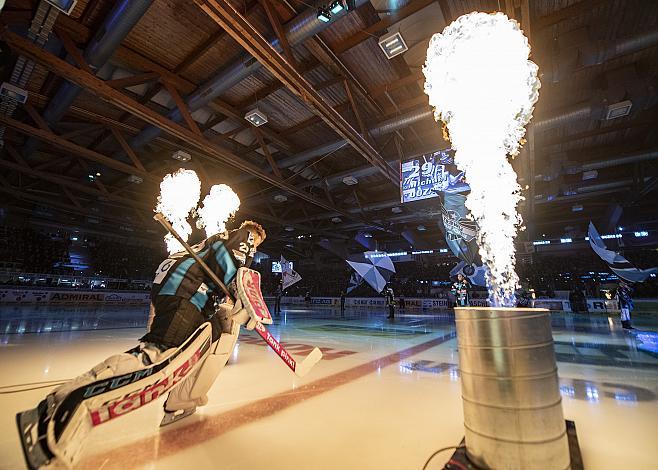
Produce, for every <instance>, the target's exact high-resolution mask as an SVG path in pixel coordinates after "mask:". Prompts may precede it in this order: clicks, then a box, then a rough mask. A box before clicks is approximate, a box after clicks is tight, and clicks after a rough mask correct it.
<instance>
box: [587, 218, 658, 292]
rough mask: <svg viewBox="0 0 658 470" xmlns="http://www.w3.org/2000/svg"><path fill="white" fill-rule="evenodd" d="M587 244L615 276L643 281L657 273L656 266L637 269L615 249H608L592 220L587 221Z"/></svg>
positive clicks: (633, 280) (631, 280)
mask: <svg viewBox="0 0 658 470" xmlns="http://www.w3.org/2000/svg"><path fill="white" fill-rule="evenodd" d="M588 235H589V245H590V246H591V247H592V250H594V252H595V253H596V254H597V255H599V258H601V259H602V260H603V261H605V262H606V263H608V266H609V267H610V269H611V270H612V272H613V273H615V274H616V275H617V276H619V277H620V278H622V279H623V280H625V281H628V282H644V281H646V280H647V279H648V278H649V277H650V276H651V275H652V274H658V267H656V268H651V269H638V268H636V267H635V266H634V265H633V264H632V263H631V262H630V261H628V260H627V259H626V258H624V257H623V256H622V255H620V254H619V253H617V252H616V251H612V250H608V248H607V247H606V246H605V243H604V241H603V239H602V238H601V235H599V232H598V231H597V230H596V227H594V224H593V223H592V222H590V223H589V230H588Z"/></svg>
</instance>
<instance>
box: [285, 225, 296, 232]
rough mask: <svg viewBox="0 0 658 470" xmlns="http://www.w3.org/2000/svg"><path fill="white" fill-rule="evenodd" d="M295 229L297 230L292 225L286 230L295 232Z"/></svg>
mask: <svg viewBox="0 0 658 470" xmlns="http://www.w3.org/2000/svg"><path fill="white" fill-rule="evenodd" d="M294 231H295V227H291V226H290V225H288V226H287V227H286V232H294Z"/></svg>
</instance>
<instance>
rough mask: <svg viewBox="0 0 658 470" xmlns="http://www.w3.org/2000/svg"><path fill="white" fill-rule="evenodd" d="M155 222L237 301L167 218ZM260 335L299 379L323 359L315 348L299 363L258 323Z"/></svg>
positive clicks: (156, 216) (163, 217) (157, 218)
mask: <svg viewBox="0 0 658 470" xmlns="http://www.w3.org/2000/svg"><path fill="white" fill-rule="evenodd" d="M153 218H154V219H155V220H157V221H158V222H160V224H161V225H162V226H163V227H164V228H165V229H166V230H167V232H169V233H171V235H172V236H173V237H174V238H175V239H176V240H178V242H179V243H180V244H181V245H183V248H185V251H187V252H188V253H189V254H190V256H192V258H194V261H196V262H197V263H199V266H201V269H203V270H204V271H205V273H206V274H207V275H208V276H209V277H210V279H212V281H213V282H214V283H215V285H217V286H219V287H220V288H221V289H222V291H224V294H226V296H227V297H228V298H230V299H231V300H233V301H235V299H234V298H233V296H232V295H231V293H230V292H229V290H228V288H227V287H226V285H225V284H224V283H223V282H222V281H221V279H219V277H218V276H217V274H215V273H214V272H213V271H212V270H211V269H210V268H209V267H208V265H207V264H206V263H205V262H204V261H203V260H202V259H201V258H200V257H199V255H197V254H196V253H195V252H194V250H193V249H192V247H190V245H188V244H187V242H186V241H185V240H183V239H182V238H181V236H180V235H179V234H178V233H177V232H176V230H175V229H174V227H172V226H171V224H170V223H169V221H168V220H167V219H166V217H165V216H164V215H163V214H162V213H160V212H156V214H155V216H153ZM254 329H255V330H256V332H257V333H258V335H259V336H260V337H261V338H263V340H264V341H265V342H266V343H267V345H268V346H269V347H270V348H272V350H273V351H274V352H275V353H277V354H278V356H279V357H280V358H281V360H283V362H285V363H286V365H287V366H288V367H289V368H290V370H292V371H293V372H294V373H295V375H297V376H298V377H303V376H304V375H306V374H307V373H308V371H310V370H311V369H312V368H313V366H314V365H315V364H317V363H318V361H319V360H320V359H322V351H320V349H319V348H314V349H313V351H311V352H310V353H309V355H308V356H306V357H305V358H304V360H302V361H301V362H297V361H295V360H294V359H293V357H292V356H291V355H290V353H288V351H286V349H285V348H284V347H283V346H281V343H279V342H278V341H277V340H276V338H275V337H274V336H272V335H271V334H270V332H269V331H267V328H265V325H263V324H262V323H261V322H256V327H255V328H254Z"/></svg>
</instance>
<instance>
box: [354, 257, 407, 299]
mask: <svg viewBox="0 0 658 470" xmlns="http://www.w3.org/2000/svg"><path fill="white" fill-rule="evenodd" d="M345 261H346V262H347V264H349V265H350V266H351V267H352V269H354V270H355V271H356V272H357V273H358V274H359V275H360V276H361V277H363V280H364V281H366V282H367V283H368V284H369V285H370V286H371V287H372V288H373V289H375V291H377V292H381V291H383V290H384V287H386V284H388V281H389V280H390V279H391V276H392V275H393V274H395V266H394V265H393V261H391V258H390V257H389V256H388V255H386V254H385V253H381V252H376V251H366V252H365V253H360V254H356V255H351V256H349V257H348V258H347V259H346V260H345Z"/></svg>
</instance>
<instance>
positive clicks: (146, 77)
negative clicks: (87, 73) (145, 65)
mask: <svg viewBox="0 0 658 470" xmlns="http://www.w3.org/2000/svg"><path fill="white" fill-rule="evenodd" d="M159 78H160V75H159V74H157V73H156V72H144V73H138V74H135V75H131V76H129V77H123V78H115V79H114V80H107V81H106V82H105V83H106V84H108V85H109V86H111V87H112V88H126V87H130V86H135V85H142V84H144V83H148V82H152V81H155V80H158V79H159Z"/></svg>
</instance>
